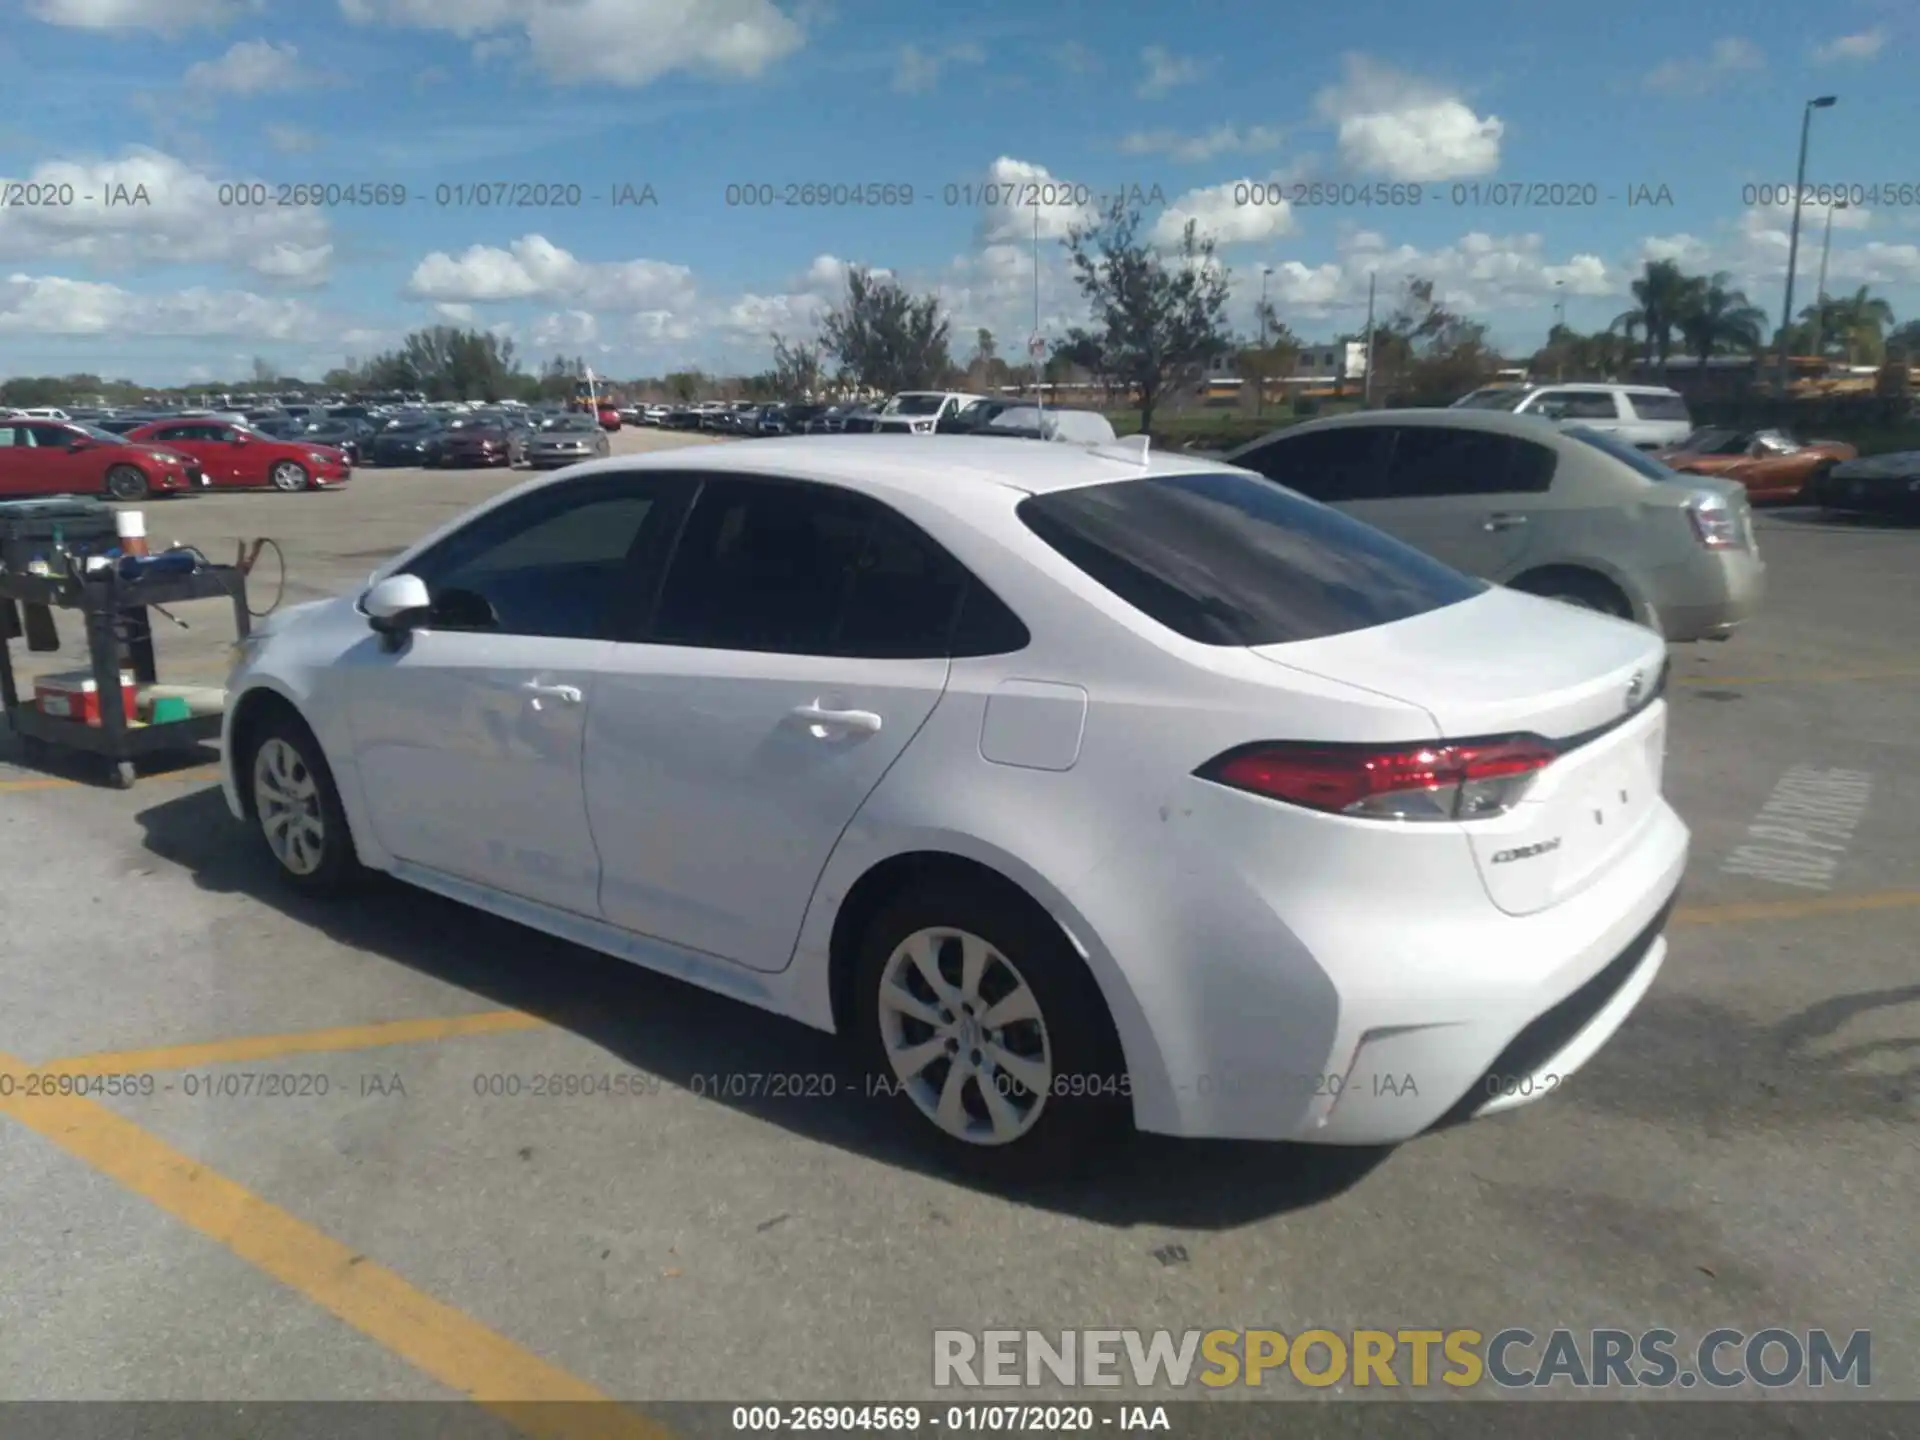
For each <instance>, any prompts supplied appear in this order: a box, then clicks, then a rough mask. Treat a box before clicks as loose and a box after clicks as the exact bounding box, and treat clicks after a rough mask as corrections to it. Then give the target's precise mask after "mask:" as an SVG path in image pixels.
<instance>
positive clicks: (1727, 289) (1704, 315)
mask: <svg viewBox="0 0 1920 1440" xmlns="http://www.w3.org/2000/svg"><path fill="white" fill-rule="evenodd" d="M1732 282H1733V277H1732V276H1731V275H1729V274H1728V273H1727V272H1726V271H1724V270H1722V271H1720V272H1719V273H1717V274H1715V275H1712V276H1709V277H1707V278H1706V279H1696V280H1695V281H1694V282H1693V283H1692V285H1691V287H1690V291H1689V294H1688V297H1687V302H1688V303H1687V305H1686V308H1685V309H1683V310H1682V311H1681V312H1680V315H1679V319H1678V326H1679V330H1680V334H1681V337H1682V338H1683V339H1685V341H1686V342H1687V351H1688V353H1689V354H1692V355H1696V356H1698V357H1699V359H1700V368H1701V370H1702V371H1705V369H1706V368H1707V359H1708V357H1709V356H1712V355H1714V354H1716V353H1717V352H1721V351H1727V350H1735V351H1739V350H1744V351H1746V352H1748V353H1749V354H1752V353H1757V352H1758V351H1759V349H1760V342H1761V338H1762V337H1763V336H1764V335H1765V334H1766V325H1767V317H1766V315H1765V314H1764V313H1763V312H1762V311H1761V310H1760V309H1758V308H1757V307H1755V306H1753V305H1750V304H1748V303H1747V297H1746V295H1745V293H1744V292H1742V291H1739V290H1735V289H1733V288H1732Z"/></svg>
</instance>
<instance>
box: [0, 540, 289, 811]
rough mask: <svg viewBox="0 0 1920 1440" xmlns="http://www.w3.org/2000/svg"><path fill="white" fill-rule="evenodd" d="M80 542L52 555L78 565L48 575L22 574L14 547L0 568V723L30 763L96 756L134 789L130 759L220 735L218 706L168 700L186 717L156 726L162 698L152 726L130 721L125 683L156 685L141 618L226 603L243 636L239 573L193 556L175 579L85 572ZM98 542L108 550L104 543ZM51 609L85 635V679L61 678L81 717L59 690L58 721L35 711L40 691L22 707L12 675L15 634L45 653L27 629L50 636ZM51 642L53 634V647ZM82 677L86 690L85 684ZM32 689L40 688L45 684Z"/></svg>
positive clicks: (110, 570) (243, 593) (116, 780)
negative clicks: (71, 618)
mask: <svg viewBox="0 0 1920 1440" xmlns="http://www.w3.org/2000/svg"><path fill="white" fill-rule="evenodd" d="M75 528H76V529H77V528H80V527H75ZM89 542H91V543H93V544H94V545H96V546H98V538H97V537H96V536H84V537H80V540H79V547H78V553H77V554H69V553H67V552H61V554H60V555H59V556H58V557H57V559H58V560H59V561H61V562H64V563H69V564H73V563H74V562H76V561H77V562H78V564H77V566H76V568H75V570H70V571H69V572H68V573H54V572H53V570H52V568H51V567H48V569H49V573H44V574H42V573H37V572H38V571H39V570H40V569H41V568H42V566H41V565H37V564H36V565H33V566H32V568H28V566H27V565H26V564H23V563H21V552H20V550H19V549H18V548H15V549H14V552H13V554H11V555H9V556H7V557H5V561H6V563H4V564H0V702H4V704H5V706H6V717H7V725H8V727H9V728H10V729H11V730H12V731H13V732H14V734H16V735H18V736H19V737H20V742H21V749H22V751H23V752H24V754H25V756H26V758H27V759H28V761H29V762H30V763H32V762H35V761H37V760H39V759H42V758H44V757H45V756H46V755H47V753H48V752H49V751H57V750H69V751H80V752H83V753H85V754H89V755H97V756H99V757H100V758H101V759H102V760H104V761H105V762H106V763H107V766H108V767H109V768H108V776H109V778H110V779H111V781H112V783H113V784H115V785H116V786H118V787H119V788H120V789H122V790H125V789H129V788H131V786H132V785H133V783H134V779H135V775H136V769H135V762H136V761H137V760H138V759H139V758H140V757H141V756H147V755H158V754H170V753H177V752H182V751H186V750H191V749H193V748H194V747H195V746H196V745H200V744H203V743H205V742H207V741H217V740H218V739H219V738H220V720H221V716H220V714H219V712H218V710H217V709H216V710H214V711H213V712H212V713H197V714H196V713H191V709H190V707H189V706H187V704H186V702H185V701H182V700H179V699H177V697H176V699H175V700H174V702H173V703H175V704H176V705H177V706H179V707H180V708H181V709H182V710H184V711H185V712H186V713H181V714H180V715H179V717H178V718H171V719H165V720H162V719H161V718H160V714H159V711H158V708H157V707H159V706H160V705H161V704H162V702H160V701H157V700H156V701H154V702H153V703H154V705H155V706H156V711H155V718H154V721H153V722H152V723H142V722H140V721H139V720H137V719H133V718H130V717H131V716H132V715H133V714H134V713H135V705H134V696H133V695H132V694H129V693H127V691H126V688H125V682H126V681H127V680H128V679H131V681H132V684H133V687H134V688H135V690H136V691H137V690H138V689H139V687H143V686H145V687H151V686H154V685H156V684H157V683H158V681H159V675H158V674H157V672H156V668H155V665H154V656H153V626H152V621H151V618H150V615H149V613H148V612H149V611H150V610H152V609H154V608H163V609H164V608H165V607H167V606H172V605H178V604H181V603H183V602H185V601H188V600H227V601H230V602H231V603H232V605H233V626H234V631H235V633H236V635H237V636H238V637H239V638H241V639H245V638H246V636H247V634H248V631H249V630H250V628H251V614H250V612H249V610H248V608H247V577H246V574H245V573H244V572H243V571H241V570H240V569H238V568H237V567H235V566H231V565H212V564H207V563H204V562H202V561H199V560H198V559H197V557H196V560H195V563H194V568H193V569H192V570H190V571H186V572H184V573H159V570H158V569H156V570H155V571H153V572H150V573H144V574H140V575H137V576H126V575H123V574H122V573H121V569H120V567H119V564H118V563H117V560H116V559H111V558H110V559H106V561H105V563H101V562H100V561H99V560H94V561H92V562H91V563H92V567H93V568H91V569H87V568H85V567H86V565H87V564H88V560H87V557H86V554H85V549H86V546H87V544H88V543H89ZM63 543H64V537H63ZM107 543H108V545H111V541H110V540H109V541H108V542H107ZM101 548H104V547H101ZM58 611H65V612H69V613H75V614H77V615H78V616H79V617H80V620H81V622H82V624H83V625H84V626H85V630H86V640H87V657H88V667H87V668H88V674H87V677H69V679H72V680H78V681H79V682H80V687H79V688H83V689H84V690H85V695H84V701H85V703H84V706H83V707H80V708H81V709H82V710H83V713H74V710H75V707H74V706H73V705H72V704H70V702H69V697H68V696H67V695H65V694H62V695H61V696H59V697H57V698H58V704H59V706H60V708H61V709H64V710H66V711H67V712H68V713H66V714H64V715H62V714H55V713H48V710H47V709H46V708H43V706H50V705H51V704H52V703H54V699H55V697H53V696H51V695H49V694H44V693H43V694H42V695H41V696H39V697H38V698H36V696H34V695H31V694H30V695H29V696H27V697H26V699H25V700H24V701H23V700H22V698H21V695H20V690H19V685H18V683H17V682H16V680H15V677H14V672H13V642H14V641H15V640H16V639H18V638H21V637H23V636H24V637H26V638H27V639H28V640H29V645H30V648H33V649H38V650H43V651H44V650H46V649H49V648H52V646H50V645H47V644H41V643H38V642H37V640H36V631H37V632H39V635H41V636H44V637H50V638H51V637H52V630H53V626H52V622H51V616H52V615H53V613H54V612H58ZM57 643H58V642H57V638H54V639H53V645H57ZM87 678H90V680H91V683H90V684H86V683H85V681H86V679H87ZM41 684H42V687H43V689H44V687H45V685H46V682H45V680H44V679H43V681H42V682H41Z"/></svg>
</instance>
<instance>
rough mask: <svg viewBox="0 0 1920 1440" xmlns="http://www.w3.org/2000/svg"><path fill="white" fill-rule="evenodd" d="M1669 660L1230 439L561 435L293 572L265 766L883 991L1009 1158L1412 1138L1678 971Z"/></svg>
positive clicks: (915, 1099) (325, 822)
mask: <svg viewBox="0 0 1920 1440" xmlns="http://www.w3.org/2000/svg"><path fill="white" fill-rule="evenodd" d="M1665 678H1666V655H1665V649H1664V647H1663V645H1662V642H1661V640H1660V638H1659V637H1658V636H1657V635H1655V634H1654V633H1653V632H1652V631H1650V630H1644V629H1641V628H1639V627H1637V626H1634V625H1632V624H1629V623H1627V622H1625V621H1620V620H1614V619H1610V618H1606V617H1602V616H1598V615H1595V614H1592V613H1588V612H1584V611H1579V610H1575V609H1572V608H1569V607H1566V606H1563V605H1560V604H1556V603H1554V602H1553V601H1549V600H1542V599H1537V598H1535V597H1532V596H1528V595H1523V594H1519V593H1516V592H1513V591H1509V590H1505V589H1501V588H1499V587H1497V586H1489V585H1486V584H1484V583H1482V582H1480V581H1477V580H1471V579H1468V578H1466V577H1464V576H1462V575H1460V574H1458V573H1456V572H1454V571H1452V570H1449V569H1447V568H1445V567H1444V566H1442V565H1440V564H1439V563H1438V562H1436V561H1433V560H1431V559H1428V558H1427V557H1425V556H1424V555H1422V554H1420V553H1419V552H1417V551H1414V550H1412V549H1409V548H1407V547H1406V546H1404V545H1402V544H1401V543H1400V542H1398V541H1395V540H1392V539H1390V538H1388V537H1387V536H1385V535H1383V534H1381V533H1380V532H1379V531H1376V530H1374V529H1372V528H1370V527H1368V526H1366V525H1363V524H1360V523H1359V522H1357V521H1354V520H1351V519H1348V518H1347V517H1345V516H1342V515H1341V514H1339V513H1337V512H1336V511H1334V510H1331V509H1328V508H1326V507H1324V506H1321V505H1319V504H1316V503H1314V502H1312V501H1309V500H1306V499H1303V498H1301V497H1299V496H1297V495H1295V494H1294V493H1293V492H1291V491H1288V490H1285V489H1282V488H1280V487H1279V486H1276V485H1274V484H1273V483H1271V482H1269V481H1266V480H1262V479H1260V478H1257V477H1255V476H1253V475H1250V474H1248V473H1246V472H1243V471H1237V470H1232V469H1226V468H1222V467H1221V466H1220V465H1219V464H1218V463H1217V462H1207V461H1202V460H1197V459H1192V458H1186V457H1180V456H1172V455H1151V456H1149V455H1146V454H1145V453H1144V452H1138V453H1136V452H1130V451H1127V450H1124V449H1122V448H1120V447H1116V446H1106V447H1088V446H1080V445H1067V444H1059V443H1047V442H1044V441H1027V440H1008V439H999V438H993V439H988V438H973V437H958V436H956V437H944V436H943V437H934V438H933V439H931V440H929V439H924V438H915V439H898V440H895V439H890V438H887V437H861V438H857V439H851V440H849V439H843V438H840V437H806V438H799V439H792V440H768V441H764V442H759V443H756V444H754V445H753V446H751V447H738V446H714V447H700V448H696V449H684V450H674V451H668V452H657V453H653V454H649V455H647V456H644V457H631V458H622V459H614V460H606V461H599V462H596V463H592V464H588V465H584V466H577V467H574V468H572V469H569V470H566V471H563V472H561V473H560V474H558V475H557V476H553V477H545V478H541V479H538V480H533V481H530V482H528V483H527V484H525V485H522V486H520V487H518V488H516V489H514V490H511V491H508V492H507V493H506V494H503V495H501V496H499V497H497V498H496V499H494V500H492V501H490V502H488V503H486V504H484V505H482V506H481V507H479V508H478V509H477V510H474V511H472V512H470V513H469V514H467V515H466V516H464V517H462V518H461V519H459V520H457V521H455V522H454V523H453V524H451V525H448V526H447V527H445V528H444V529H442V530H440V531H439V532H438V533H436V534H434V535H432V536H430V537H429V538H428V539H426V540H425V541H423V542H422V543H421V544H419V545H418V546H416V547H414V548H413V549H411V550H409V551H407V552H406V553H405V554H403V555H401V556H400V557H399V558H398V559H396V560H394V561H392V562H391V563H390V564H388V565H387V566H386V567H385V568H384V569H382V570H379V571H376V572H375V574H374V575H373V577H372V578H371V579H370V581H369V583H368V585H367V587H366V589H365V590H364V591H363V592H362V593H360V594H358V595H355V596H350V597H344V598H341V599H336V600H327V601H320V602H317V603H315V604H311V605H304V606H300V607H297V608H294V609H290V610H287V611H285V612H283V613H282V614H280V615H278V616H276V617H274V619H273V620H272V621H270V622H268V624H266V625H264V626H262V627H261V628H260V630H258V631H257V632H256V633H255V636H254V637H253V639H252V640H251V641H250V642H247V643H246V644H245V645H244V646H243V649H242V653H241V655H240V658H239V662H238V664H237V667H236V669H235V671H234V674H233V676H232V679H231V682H230V703H229V706H228V710H227V720H226V734H225V754H226V767H225V768H226V777H225V784H226V791H227V799H228V803H229V805H230V806H231V807H232V809H233V812H234V814H235V815H236V816H237V817H240V818H242V819H244V820H246V821H248V822H250V823H251V824H252V825H254V826H256V827H257V828H258V831H259V833H260V834H261V836H262V838H263V840H264V842H265V844H266V845H267V847H268V848H269V849H270V850H271V852H272V854H273V856H274V858H275V860H276V861H277V862H278V864H279V866H280V869H281V871H282V872H283V873H284V875H285V876H286V878H287V879H288V880H290V881H292V882H293V883H294V884H296V885H298V886H300V887H302V888H304V889H308V890H313V891H324V890H332V889H338V888H340V887H341V886H342V885H343V884H344V883H345V882H347V881H349V880H351V879H352V878H353V877H354V876H355V875H357V874H358V873H359V872H360V870H361V869H362V867H365V868H371V869H375V870H381V871H387V872H390V873H391V874H393V875H395V876H397V877H399V878H400V879H402V880H404V881H407V882H410V883H412V884H414V885H418V886H421V887H423V888H425V889H428V890H432V891H436V892H438V893H440V894H442V895H446V896H450V897H452V898H454V899H457V900H461V901H464V902H467V903H469V904H472V905H475V906H479V907H481V908H482V909H485V910H488V911H491V912H493V913H495V914H497V915H500V916H502V917H505V918H507V919H509V920H514V921H518V922H520V923H522V924H526V925H531V926H535V927H537V928H539V929H542V930H546V931H550V932H552V933H553V934H556V935H559V936H562V937H564V938H566V939H569V940H573V941H577V942H578V943H580V944H582V945H587V946H591V947H593V948H595V949H598V950H602V951H606V952H608V953H610V954H613V955H616V956H620V957H622V958H625V959H629V960H632V961H634V962H636V963H639V964H642V965H646V966H650V967H654V968H657V969H660V970H663V971H667V972H669V973H671V974H674V975H678V976H681V977H683V978H685V979H687V980H689V981H692V982H693V983H695V984H698V985H703V986H707V987H709V988H711V989H714V990H718V991H722V992H724V993H726V994H729V995H733V996H736V997H738V998H739V999H741V1000H744V1001H747V1002H748V1003H750V1004H753V1005H757V1006H760V1007H762V1008H764V1009H767V1010H771V1011H774V1012H776V1013H778V1014H781V1015H787V1016H791V1017H793V1018H795V1019H798V1020H801V1021H804V1022H805V1023H807V1024H809V1025H813V1026H817V1027H819V1028H820V1029H823V1030H829V1031H835V1032H839V1033H841V1034H843V1035H847V1036H850V1037H851V1038H852V1040H853V1041H854V1043H855V1044H856V1045H857V1046H858V1047H859V1049H860V1052H861V1054H862V1059H863V1063H864V1065H865V1066H866V1067H867V1074H868V1075H869V1077H870V1078H869V1080H868V1082H867V1083H868V1086H869V1089H870V1090H872V1091H873V1092H874V1093H877V1094H886V1095H892V1096H894V1097H897V1098H896V1100H895V1103H897V1105H899V1106H900V1107H903V1109H904V1110H905V1111H906V1113H909V1114H911V1113H913V1112H916V1111H917V1112H918V1114H919V1115H920V1116H922V1117H924V1120H925V1122H926V1127H927V1130H928V1134H929V1135H930V1136H931V1137H937V1138H936V1143H941V1144H944V1145H945V1146H946V1147H947V1148H948V1149H949V1150H951V1151H952V1152H953V1153H954V1154H956V1155H958V1156H962V1157H967V1158H969V1159H971V1160H973V1161H974V1162H976V1163H979V1164H982V1165H987V1166H1007V1167H1013V1168H1025V1167H1027V1166H1032V1165H1041V1166H1046V1165H1051V1164H1054V1163H1057V1162H1058V1161H1060V1160H1061V1159H1062V1158H1063V1157H1066V1156H1069V1155H1072V1154H1074V1153H1076V1152H1077V1151H1078V1150H1079V1149H1080V1148H1081V1146H1082V1144H1083V1142H1085V1141H1086V1140H1088V1139H1089V1138H1092V1137H1095V1136H1099V1135H1102V1134H1105V1133H1109V1127H1110V1126H1112V1125H1113V1124H1115V1123H1123V1122H1124V1121H1125V1120H1126V1119H1127V1118H1129V1117H1130V1118H1131V1120H1132V1121H1133V1123H1134V1124H1135V1125H1137V1126H1138V1127H1140V1128H1141V1129H1144V1130H1149V1131H1155V1132H1160V1133H1165V1134H1171V1135H1182V1136H1216V1137H1235V1138H1248V1139H1255V1138H1264V1139H1274V1140H1301V1141H1319V1142H1326V1143H1338V1144H1376V1143H1391V1142H1396V1141H1400V1140H1404V1139H1407V1138H1409V1137H1411V1136H1414V1135H1417V1134H1419V1133H1420V1132H1422V1131H1424V1130H1427V1129H1429V1128H1431V1127H1432V1126H1434V1125H1435V1124H1437V1123H1439V1122H1442V1121H1443V1120H1444V1121H1451V1120H1454V1119H1460V1118H1464V1117H1466V1116H1469V1115H1473V1114H1484V1113H1487V1112H1489V1111H1494V1110H1500V1109H1505V1108H1508V1107H1511V1106H1514V1105H1517V1104H1522V1103H1525V1102H1527V1101H1529V1100H1533V1099H1537V1098H1540V1097H1541V1096H1543V1095H1547V1094H1549V1093H1551V1092H1552V1091H1553V1090H1554V1089H1555V1088H1556V1087H1558V1086H1559V1084H1560V1083H1561V1082H1562V1080H1564V1079H1565V1077H1567V1076H1568V1075H1570V1074H1572V1073H1573V1072H1574V1071H1575V1070H1577V1069H1578V1068H1579V1067H1580V1066H1581V1065H1582V1064H1583V1063H1584V1062H1586V1061H1587V1060H1588V1059H1589V1058H1590V1057H1591V1056H1592V1055H1593V1054H1594V1053H1595V1051H1597V1050H1598V1049H1599V1047H1600V1046H1601V1045H1603V1044H1604V1043H1605V1042H1606V1040H1607V1039H1608V1037H1609V1036H1611V1035H1612V1034H1613V1032H1614V1031H1615V1030H1616V1029H1617V1028H1618V1027H1619V1025H1620V1024H1621V1022H1622V1021H1623V1020H1625V1019H1626V1017H1627V1015H1628V1013H1629V1012H1630V1011H1631V1010H1632V1009H1633V1007H1634V1005H1635V1004H1636V1003H1637V1002H1638V1001H1639V999H1640V997H1641V996H1642V995H1643V994H1644V993H1645V992H1646V990H1647V987H1648V986H1649V985H1650V984H1651V983H1652V982H1653V979H1654V976H1655V974H1656V972H1657V971H1658V970H1659V968H1660V965H1661V961H1662V959H1663V958H1664V955H1665V952H1666V944H1665V941H1664V940H1663V939H1662V937H1661V931H1662V927H1663V925H1664V923H1665V921H1666V918H1667V915H1668V913H1669V911H1670V909H1671V906H1672V904H1673V897H1674V895H1675V892H1676V890H1677V888H1678V886H1679V883H1680V878H1681V873H1682V870H1683V868H1684V866H1685V863H1686V858H1687V848H1688V835H1687V830H1686V827H1685V826H1684V825H1683V824H1682V823H1681V821H1680V819H1679V817H1678V816H1677V815H1676V814H1675V813H1674V811H1673V810H1672V809H1671V808H1670V807H1669V806H1668V805H1667V803H1666V802H1665V800H1664V799H1663V797H1662V794H1661V778H1662V768H1663V760H1664V753H1665V735H1666V718H1667V706H1666V703H1665V701H1664V698H1663V689H1664V683H1665ZM872 1077H877V1079H876V1078H872Z"/></svg>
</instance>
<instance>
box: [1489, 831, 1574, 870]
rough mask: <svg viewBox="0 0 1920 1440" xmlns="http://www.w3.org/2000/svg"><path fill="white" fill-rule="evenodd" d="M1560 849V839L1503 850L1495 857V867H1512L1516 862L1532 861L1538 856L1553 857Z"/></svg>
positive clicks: (1557, 837) (1554, 838)
mask: <svg viewBox="0 0 1920 1440" xmlns="http://www.w3.org/2000/svg"><path fill="white" fill-rule="evenodd" d="M1559 848H1560V837H1559V836H1558V835H1556V836H1554V837H1553V839H1551V840H1542V841H1540V842H1539V843H1538V844H1537V845H1520V846H1516V847H1515V848H1514V849H1512V850H1502V851H1500V852H1499V853H1498V854H1496V855H1495V856H1494V857H1493V863H1494V864H1495V865H1511V864H1512V863H1513V862H1514V861H1515V860H1531V859H1532V858H1533V857H1534V856H1536V855H1551V854H1552V853H1553V852H1554V851H1555V850H1558V849H1559Z"/></svg>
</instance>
